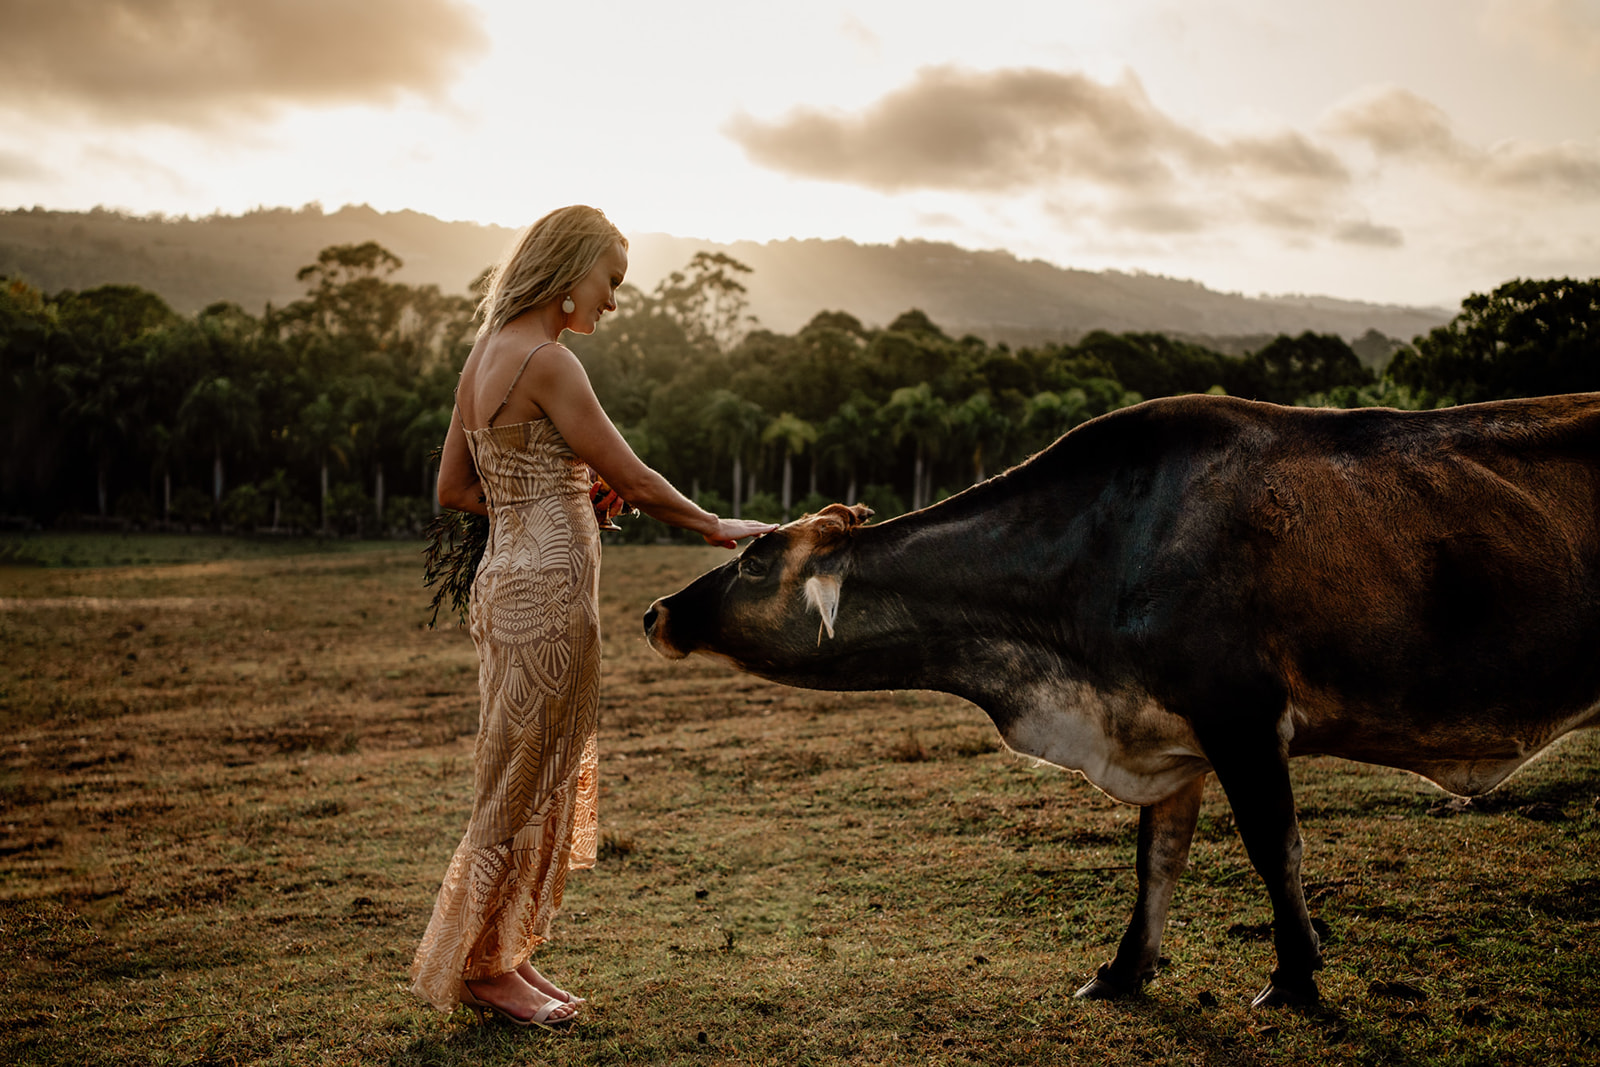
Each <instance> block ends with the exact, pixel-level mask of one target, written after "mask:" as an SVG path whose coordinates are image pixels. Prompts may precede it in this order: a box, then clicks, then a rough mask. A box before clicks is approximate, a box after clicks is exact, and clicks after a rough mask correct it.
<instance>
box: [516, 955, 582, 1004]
mask: <svg viewBox="0 0 1600 1067" xmlns="http://www.w3.org/2000/svg"><path fill="white" fill-rule="evenodd" d="M517 974H519V975H521V976H522V980H523V981H525V982H527V983H528V984H529V985H531V986H533V988H535V989H537V990H538V991H539V992H541V993H543V994H544V995H545V996H547V997H553V998H554V999H556V1000H559V1001H561V1003H563V1004H573V1005H577V1004H584V1003H587V1002H586V1001H585V1000H584V999H583V998H582V997H575V996H573V995H572V994H571V993H568V992H567V991H566V990H565V989H562V988H561V987H560V986H558V985H556V984H555V983H554V982H552V981H550V979H548V978H546V977H545V976H544V975H542V974H540V973H539V972H538V971H537V970H535V969H534V966H533V961H532V960H523V961H522V965H521V966H520V967H518V968H517Z"/></svg>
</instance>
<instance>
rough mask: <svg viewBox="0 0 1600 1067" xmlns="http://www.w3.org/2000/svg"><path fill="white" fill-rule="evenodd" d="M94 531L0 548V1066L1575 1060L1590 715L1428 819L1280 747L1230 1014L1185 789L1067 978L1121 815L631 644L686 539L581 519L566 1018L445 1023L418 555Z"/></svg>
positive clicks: (944, 736) (443, 832)
mask: <svg viewBox="0 0 1600 1067" xmlns="http://www.w3.org/2000/svg"><path fill="white" fill-rule="evenodd" d="M16 540H17V539H15V538H13V539H11V540H10V541H8V542H6V544H13V545H14V544H15V543H16ZM115 540H116V539H115V538H114V537H112V536H108V537H106V538H105V539H96V538H92V537H82V538H78V539H76V540H73V541H72V542H71V543H69V544H66V545H65V546H64V547H59V546H58V549H55V550H53V551H54V552H55V557H54V558H55V560H56V561H57V562H60V561H62V560H66V561H71V562H74V563H77V564H79V565H78V566H74V567H63V566H30V567H22V566H10V567H0V638H3V641H4V647H5V649H6V653H5V656H4V664H3V668H0V1063H5V1064H72V1065H75V1067H90V1065H100V1064H107V1065H112V1064H114V1065H117V1067H128V1065H135V1064H146V1063H152V1064H168V1063H170V1064H247V1063H251V1064H254V1063H261V1064H323V1063H362V1064H367V1063H393V1064H458V1063H459V1064H469V1063H470V1064H490V1065H496V1064H526V1063H549V1064H614V1063H708V1064H710V1063H783V1064H786V1065H801V1064H843V1063H851V1064H854V1063H984V1064H1008V1063H1029V1064H1032V1063H1082V1064H1147V1063H1185V1064H1190V1063H1192V1064H1301V1063H1318V1064H1346V1063H1351V1064H1355V1063H1361V1064H1369V1063H1370V1064H1397V1063H1428V1064H1496V1065H1498V1064H1509V1063H1536V1064H1557V1063H1581V1062H1600V1057H1596V1055H1595V1054H1594V1053H1593V1052H1591V1051H1590V1047H1589V1042H1590V1041H1591V1040H1592V1039H1593V1036H1594V1035H1595V1034H1596V1033H1600V1011H1597V1010H1596V1008H1595V1006H1594V1002H1595V990H1596V978H1597V971H1600V946H1597V944H1596V933H1597V929H1600V893H1597V888H1600V861H1597V855H1600V853H1597V845H1600V813H1597V812H1596V803H1597V795H1600V739H1595V738H1589V737H1578V738H1569V739H1568V740H1566V741H1565V742H1563V743H1561V744H1560V745H1558V746H1557V747H1556V748H1555V750H1554V751H1552V752H1551V753H1549V754H1548V755H1547V756H1546V757H1544V758H1543V759H1541V760H1539V761H1538V762H1536V763H1534V764H1533V765H1532V766H1530V767H1528V768H1526V769H1524V770H1523V771H1522V772H1520V773H1519V774H1518V775H1516V776H1514V777H1513V778H1512V780H1511V781H1510V782H1509V783H1507V785H1506V786H1504V787H1503V788H1502V789H1501V790H1500V791H1499V792H1498V793H1496V794H1493V795H1491V796H1490V797H1489V798H1485V799H1480V800H1479V801H1478V802H1476V803H1475V804H1473V805H1471V806H1470V807H1468V808H1466V809H1464V810H1458V809H1459V808H1460V806H1459V805H1454V806H1453V805H1449V804H1447V803H1445V802H1446V801H1448V800H1449V798H1448V797H1447V796H1446V795H1445V794H1443V793H1440V792H1439V791H1438V790H1437V789H1435V788H1434V787H1432V786H1430V785H1428V784H1427V783H1424V782H1422V781H1420V780H1418V779H1415V778H1413V777H1411V776H1409V775H1406V774H1403V773H1398V772H1392V771H1386V770H1381V769H1373V768H1366V767H1361V766H1358V765H1355V764H1349V763H1339V762H1335V761H1327V760H1306V761H1301V762H1298V763H1297V764H1296V765H1295V780H1296V786H1297V789H1298V793H1299V798H1300V805H1301V813H1302V824H1303V830H1304V833H1305V837H1306V845H1307V862H1306V880H1307V886H1308V891H1309V895H1310V898H1311V901H1312V908H1313V912H1314V914H1315V915H1316V916H1317V917H1318V918H1319V919H1320V920H1322V921H1323V922H1325V923H1326V924H1327V927H1328V930H1329V935H1328V937H1327V938H1326V939H1325V945H1326V948H1325V951H1326V955H1327V961H1328V967H1327V970H1325V971H1324V972H1322V975H1321V984H1322V990H1323V995H1324V998H1325V1000H1326V1005H1325V1006H1324V1007H1323V1008H1321V1009H1319V1010H1317V1011H1311V1012H1290V1011H1253V1010H1251V1009H1250V1007H1249V999H1250V997H1251V995H1252V994H1254V993H1255V992H1256V990H1257V989H1258V988H1259V987H1260V986H1261V985H1262V984H1263V982H1264V980H1265V976H1266V973H1267V971H1268V970H1269V969H1270V967H1271V966H1272V959H1271V955H1272V952H1271V943H1270V939H1269V936H1268V934H1267V931H1266V923H1267V921H1268V919H1269V911H1268V907H1267V903H1266V896H1265V893H1264V892H1263V890H1262V888H1261V885H1260V882H1259V880H1258V879H1257V878H1256V876H1255V874H1254V872H1253V871H1252V870H1251V869H1250V867H1249V865H1248V863H1247V861H1246V860H1245V857H1244V854H1243V850H1242V849H1241V847H1240V845H1239V843H1238V840H1237V837H1236V835H1235V834H1234V833H1233V830H1232V823H1231V819H1230V817H1229V814H1228V810H1227V807H1226V805H1225V804H1224V803H1223V801H1222V798H1221V793H1220V790H1217V789H1216V788H1215V786H1214V784H1213V786H1212V787H1211V789H1210V790H1209V792H1208V794H1207V804H1206V808H1205V811H1204V813H1203V815H1202V818H1201V826H1200V834H1199V838H1198V840H1197V842H1196V845H1195V850H1194V855H1193V864H1192V867H1191V869H1190V871H1189V873H1188V874H1187V875H1186V876H1185V877H1184V880H1183V881H1182V882H1181V883H1180V885H1179V889H1178V894H1177V898H1176V901H1175V903H1174V907H1173V914H1172V921H1171V922H1170V924H1169V927H1168V932H1167V943H1166V949H1165V951H1166V954H1167V955H1168V956H1169V957H1170V963H1169V964H1168V966H1167V967H1166V969H1165V970H1164V972H1163V974H1162V975H1161V977H1160V978H1159V979H1158V980H1157V981H1156V982H1154V983H1153V984H1152V985H1151V986H1150V987H1149V989H1148V991H1147V993H1146V994H1145V995H1144V996H1142V997H1140V998H1137V999H1134V1000H1131V1001H1128V1002H1126V1003H1114V1004H1106V1003H1080V1002H1076V1001H1074V1000H1072V999H1071V995H1072V992H1073V991H1074V990H1075V989H1076V988H1077V987H1078V986H1079V985H1080V984H1081V983H1082V982H1083V981H1085V980H1086V979H1087V978H1088V977H1089V975H1090V974H1091V973H1092V972H1093V970H1094V968H1095V967H1096V966H1097V965H1098V964H1099V963H1101V962H1102V961H1104V960H1105V959H1108V958H1109V956H1110V954H1111V952H1112V950H1113V948H1114V946H1115V943H1116V940H1117V938H1118V937H1119V936H1120V934H1121V931H1122V928H1123V926H1124V925H1125V923H1126V919H1127V915H1128V911H1129V909H1130V908H1131V906H1132V902H1133V890H1134V876H1133V871H1132V869H1131V866H1132V863H1133V839H1134V829H1135V826H1136V824H1137V813H1136V811H1135V810H1134V809H1131V808H1127V807H1124V806H1121V805H1118V804H1115V803H1113V802H1112V801H1110V800H1109V799H1107V798H1106V797H1105V796H1104V795H1102V794H1100V793H1098V792H1097V791H1096V790H1094V789H1093V788H1092V787H1090V786H1088V785H1087V784H1086V783H1084V782H1083V781H1082V780H1081V779H1079V778H1077V777H1076V776H1074V775H1071V774H1067V773H1064V772H1061V771H1059V770H1056V769H1053V768H1049V767H1041V766H1036V765H1033V764H1031V763H1029V762H1027V761H1024V760H1020V759H1018V758H1016V757H1014V756H1011V755H1009V754H1007V753H1005V752H1003V751H1001V750H1000V748H999V746H998V744H997V740H996V737H995V734H994V731H993V729H992V727H991V726H990V725H989V723H988V721H987V719H986V718H985V717H984V716H983V715H982V713H981V712H979V711H978V710H977V709H975V708H973V707H971V706H970V705H967V704H964V703H962V702H960V701H958V700H955V699H953V698H948V697H943V696H939V695H936V694H927V693H919V692H897V693H864V694H825V693H808V692H801V691H797V690H789V689H783V688H780V687H778V686H774V685H769V684H767V683H764V682H760V681H757V680H755V679H751V678H747V677H744V676H740V675H736V674H732V673H730V672H728V671H726V670H724V669H722V668H720V667H718V666H716V665H714V664H710V663H701V662H699V661H697V660H691V661H687V662H684V663H677V664H673V663H667V662H665V661H663V660H660V659H658V658H656V657H655V656H654V654H653V653H651V652H650V651H649V649H648V648H647V647H646V646H645V644H644V642H643V639H642V637H641V636H640V632H639V621H638V620H639V616H640V614H641V613H642V611H643V609H644V607H645V606H646V605H647V604H648V603H649V601H650V600H651V599H652V598H654V597H655V596H657V595H660V594H662V593H665V592H669V591H671V590H673V589H675V588H677V587H678V586H679V585H680V584H682V583H683V582H684V581H685V580H687V579H688V578H689V577H691V576H693V575H694V574H696V573H698V572H700V571H701V570H703V569H705V568H706V567H707V566H709V565H711V564H713V563H715V562H718V561H720V560H723V559H725V558H726V555H725V554H723V553H720V552H719V551H717V550H715V549H709V548H707V549H691V548H671V547H608V548H607V549H606V559H605V572H604V578H603V587H602V609H603V613H604V624H605V627H606V641H605V655H606V678H607V681H606V695H605V700H604V704H603V708H602V714H601V743H602V795H601V820H602V831H603V834H604V844H603V848H602V855H601V861H600V865H599V866H598V867H597V868H596V869H595V870H594V871H591V872H583V873H578V874H575V875H574V876H573V878H572V881H571V883H570V885H569V891H568V896H567V901H566V907H565V909H564V911H563V913H562V916H561V918H560V920H559V921H558V923H557V937H556V940H555V941H554V942H553V943H551V944H550V945H549V946H547V947H546V949H545V950H544V951H543V952H542V953H541V954H540V955H539V956H538V958H537V962H538V964H539V966H540V967H541V968H542V969H544V970H545V971H546V972H547V973H549V974H550V975H552V976H553V977H555V978H556V979H557V980H559V981H561V982H563V983H564V984H566V985H567V986H568V987H569V988H572V989H574V990H576V991H578V992H580V993H582V994H584V995H585V996H587V997H589V998H590V1003H589V1005H588V1006H587V1007H586V1008H585V1010H584V1014H583V1017H582V1021H581V1022H580V1023H579V1024H578V1025H577V1026H576V1027H574V1028H572V1029H571V1030H570V1031H569V1032H565V1033H556V1034H549V1033H543V1032H523V1031H514V1030H511V1029H510V1028H508V1027H500V1026H490V1027H479V1026H477V1025H476V1024H475V1023H474V1021H473V1020H472V1019H470V1017H469V1016H468V1014H467V1013H466V1012H465V1011H458V1012H457V1013H456V1014H455V1015H454V1016H451V1017H444V1016H441V1015H439V1014H438V1013H435V1012H432V1011H431V1010H428V1009H425V1008H423V1007H422V1006H420V1005H419V1004H418V1003H417V1002H416V1001H415V1000H414V999H413V998H412V997H411V995H410V994H409V993H407V992H406V990H405V970H406V966H407V964H408V962H409V960H410V955H411V952H412V950H413V948H414V947H415V944H416V941H417V939H418V937H419V936H420V935H421V933H422V929H423V927H424V926H425V925H426V922H427V917H428V914H429V909H430V908H431V905H432V900H433V894H434V891H435V888H436V886H437V880H438V878H439V876H440V874H441V873H442V872H443V869H444V864H445V861H446V859H447V858H448V856H449V855H450V853H451V851H452V850H453V848H454V846H455V844H456V842H457V840H458V839H459V837H460V834H461V832H462V830H463V829H464V827H465V825H466V819H467V814H468V809H469V805H470V794H471V779H470V776H471V737H472V733H473V731H474V729H475V724H476V673H475V672H476V659H475V657H474V654H473V650H472V646H471V642H470V641H469V640H468V638H467V637H466V635H465V633H464V632H463V631H460V630H438V631H430V630H427V629H425V628H424V627H423V625H422V623H423V620H424V619H425V618H426V615H427V612H426V604H427V595H426V593H425V592H424V590H423V589H422V588H421V586H420V584H419V574H420V563H419V557H418V546H414V545H403V546H397V545H393V544H389V545H369V546H361V547H360V550H348V546H346V548H345V549H342V550H339V551H323V552H315V553H310V554H288V553H285V552H283V551H280V550H279V548H278V547H276V546H275V547H274V549H273V550H272V551H271V552H266V551H258V550H256V549H255V548H252V547H251V546H250V545H249V544H231V543H229V542H221V541H218V542H212V543H210V547H208V548H202V547H199V546H198V545H197V544H196V545H188V546H185V549H184V550H185V551H191V550H192V552H193V553H194V554H193V555H191V556H186V557H185V556H180V557H179V558H180V559H184V558H187V559H190V562H151V563H148V564H145V565H132V566H125V565H121V563H122V561H123V560H129V561H132V562H135V563H137V561H138V560H141V559H150V560H152V561H159V560H162V559H167V558H170V557H169V556H163V555H162V552H170V551H176V549H172V548H170V546H169V548H167V549H159V550H158V549H150V550H148V551H144V553H143V554H142V555H138V556H135V555H131V554H129V553H128V552H127V551H126V549H127V547H128V546H126V545H124V546H122V547H120V548H119V547H118V546H117V545H116V544H114V542H115ZM304 547H305V546H301V548H302V549H304ZM4 551H6V549H5V546H4V545H0V552H4ZM11 551H12V552H13V555H12V556H11V557H10V558H12V559H22V558H34V557H37V556H39V555H41V554H42V553H39V552H35V553H34V557H25V554H24V553H22V552H21V551H20V550H16V549H12V550H11ZM47 562H48V561H47ZM95 563H110V564H116V565H112V566H93V565H92V564H95Z"/></svg>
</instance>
